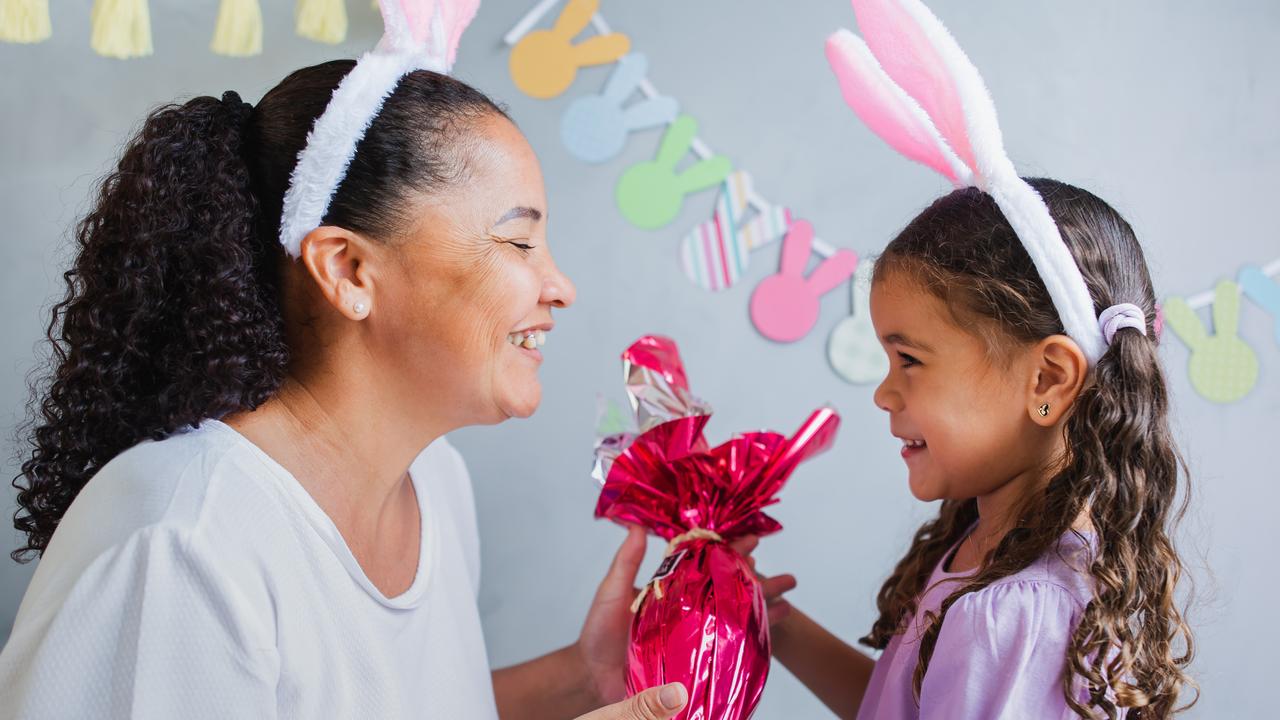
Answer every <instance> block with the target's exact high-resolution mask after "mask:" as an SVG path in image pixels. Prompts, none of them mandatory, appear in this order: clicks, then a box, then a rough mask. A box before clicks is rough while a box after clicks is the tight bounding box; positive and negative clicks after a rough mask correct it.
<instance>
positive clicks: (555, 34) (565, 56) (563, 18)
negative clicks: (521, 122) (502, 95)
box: [510, 0, 631, 100]
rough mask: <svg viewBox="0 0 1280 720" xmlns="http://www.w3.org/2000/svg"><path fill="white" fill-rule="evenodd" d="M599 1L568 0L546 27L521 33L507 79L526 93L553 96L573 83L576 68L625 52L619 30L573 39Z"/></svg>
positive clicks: (627, 42)
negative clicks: (551, 22)
mask: <svg viewBox="0 0 1280 720" xmlns="http://www.w3.org/2000/svg"><path fill="white" fill-rule="evenodd" d="M598 7H600V0H569V3H568V4H567V5H565V8H564V11H563V12H561V13H560V17H559V18H558V19H557V20H556V23H555V27H553V28H551V29H550V30H535V31H534V32H531V33H529V34H528V35H525V36H524V37H523V38H522V39H521V40H520V42H519V43H517V44H516V46H515V48H513V49H512V50H511V59H510V69H511V79H512V80H514V81H515V83H516V87H518V88H520V90H522V91H523V92H524V93H525V94H526V95H529V96H531V97H536V98H542V99H544V100H545V99H547V98H553V97H555V96H557V95H559V94H560V93H562V92H564V91H565V90H567V89H569V86H570V85H572V84H573V79H574V78H575V77H576V76H577V74H578V68H580V67H582V66H584V65H603V64H605V63H611V62H613V61H614V60H617V59H618V58H620V57H622V56H623V55H626V54H627V50H629V49H630V48H631V40H630V39H629V38H627V36H626V35H623V34H621V33H609V34H607V35H597V36H595V37H591V38H587V39H586V40H583V41H582V42H580V43H578V44H576V45H575V44H573V38H574V37H576V36H577V35H578V33H580V32H582V30H583V29H584V28H585V27H586V26H587V23H589V22H591V16H592V15H594V14H595V12H596V9H597V8H598Z"/></svg>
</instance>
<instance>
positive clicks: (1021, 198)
mask: <svg viewBox="0 0 1280 720" xmlns="http://www.w3.org/2000/svg"><path fill="white" fill-rule="evenodd" d="M853 9H854V13H855V14H856V15H857V16H858V25H859V27H861V28H862V33H863V37H862V38H859V37H858V36H857V35H854V34H853V33H851V32H849V31H848V30H839V31H837V32H836V33H835V34H833V35H832V36H831V37H830V38H829V39H828V40H827V60H828V62H830V64H831V69H832V70H833V71H834V72H835V75H836V78H837V80H838V81H839V85H840V90H841V93H842V94H843V95H844V99H845V101H846V102H847V103H848V104H849V106H850V107H851V108H852V109H853V111H854V112H855V113H856V114H857V115H858V116H859V117H861V118H862V120H863V122H864V123H866V125H867V127H868V128H870V129H871V130H872V131H873V132H875V133H876V134H877V135H879V136H880V137H881V138H882V139H884V140H885V142H887V143H888V144H889V145H890V146H891V147H893V148H894V149H895V150H897V151H898V152H900V153H901V154H903V155H904V156H906V157H908V158H910V159H912V160H916V161H917V162H921V163H923V164H925V165H927V166H928V167H931V168H933V169H934V170H936V171H937V172H939V173H941V174H942V175H943V176H945V177H946V178H947V179H949V180H951V182H952V183H953V184H955V185H956V186H957V187H965V186H976V187H978V188H979V189H981V190H983V191H984V192H986V193H987V194H989V195H990V196H991V197H992V198H993V199H994V200H995V201H996V204H997V205H998V206H999V207H1000V210H1001V211H1002V212H1003V213H1004V216H1005V218H1006V219H1007V220H1008V221H1009V224H1010V225H1012V226H1013V230H1014V232H1015V234H1017V236H1018V239H1019V240H1021V241H1022V244H1023V245H1024V246H1025V247H1026V249H1027V254H1028V255H1030V256H1031V260H1032V262H1034V263H1035V266H1036V270H1037V271H1038V272H1039V274H1040V278H1041V279H1042V280H1043V281H1044V284H1045V287H1046V288H1047V289H1048V291H1049V296H1050V297H1051V298H1052V299H1053V304H1054V307H1055V308H1057V310H1058V316H1059V317H1060V318H1061V319H1062V323H1063V327H1065V328H1066V331H1067V334H1068V335H1069V336H1071V338H1072V339H1073V340H1075V341H1076V344H1077V345H1079V346H1080V349H1081V351H1082V352H1084V354H1085V357H1087V358H1088V359H1089V362H1090V364H1093V363H1096V362H1097V360H1098V358H1100V357H1101V356H1102V353H1103V352H1104V351H1105V350H1106V346H1107V343H1106V340H1105V338H1104V337H1103V335H1102V331H1101V329H1100V328H1099V323H1098V316H1097V315H1096V314H1095V313H1094V310H1093V298H1092V297H1091V296H1090V295H1089V290H1088V287H1087V286H1086V285H1085V282H1084V277H1083V276H1082V275H1081V273H1080V269H1079V267H1077V266H1076V263H1075V260H1074V259H1073V258H1072V256H1071V252H1070V251H1069V250H1068V249H1067V246H1066V244H1065V243H1064V242H1063V241H1062V236H1061V235H1060V234H1059V232H1058V226H1057V224H1056V223H1054V221H1053V218H1052V216H1050V214H1049V208H1048V207H1047V206H1046V205H1045V203H1044V200H1043V199H1041V197H1040V195H1039V194H1038V193H1036V191H1035V190H1034V189H1033V188H1032V187H1031V186H1030V185H1028V184H1027V183H1026V181H1024V180H1023V179H1022V178H1021V177H1019V176H1018V173H1017V171H1016V170H1014V167H1013V163H1012V161H1010V160H1009V157H1008V155H1006V154H1005V150H1004V141H1003V139H1002V137H1001V133H1000V126H999V124H998V123H997V121H996V109H995V104H994V103H993V102H992V100H991V95H990V94H989V93H988V92H987V88H986V85H985V83H984V82H983V80H982V76H981V75H980V74H979V73H978V70H977V68H975V67H974V66H973V63H971V62H970V61H969V58H968V57H966V56H965V54H964V51H963V50H961V49H960V46H959V45H958V44H957V43H956V41H955V39H954V38H952V37H951V34H950V33H949V32H947V29H946V28H945V27H943V25H942V22H941V21H939V20H938V18H937V17H935V16H934V15H933V13H932V12H930V11H929V9H928V8H927V7H925V5H924V3H922V2H921V1H920V0H853ZM864 39H865V41H864Z"/></svg>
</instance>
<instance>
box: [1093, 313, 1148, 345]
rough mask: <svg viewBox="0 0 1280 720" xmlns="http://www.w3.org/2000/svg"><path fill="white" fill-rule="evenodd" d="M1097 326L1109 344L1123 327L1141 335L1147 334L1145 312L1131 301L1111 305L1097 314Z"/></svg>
mask: <svg viewBox="0 0 1280 720" xmlns="http://www.w3.org/2000/svg"><path fill="white" fill-rule="evenodd" d="M1098 327H1100V328H1102V337H1103V339H1105V340H1106V341H1107V344H1108V345H1110V344H1111V338H1113V337H1115V335H1116V333H1117V332H1119V331H1120V330H1122V329H1124V328H1133V329H1135V330H1137V331H1138V332H1140V333H1142V334H1143V335H1146V334H1147V314H1146V313H1145V312H1143V311H1142V308H1140V307H1138V306H1137V305H1134V304H1133V303H1120V304H1119V305H1112V306H1111V307H1109V308H1107V309H1106V310H1103V311H1102V314H1101V315H1099V316H1098Z"/></svg>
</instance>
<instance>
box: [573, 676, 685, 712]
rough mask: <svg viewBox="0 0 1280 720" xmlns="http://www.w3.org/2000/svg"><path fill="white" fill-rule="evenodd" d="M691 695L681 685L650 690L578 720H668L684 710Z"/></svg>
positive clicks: (669, 684) (671, 684)
mask: <svg viewBox="0 0 1280 720" xmlns="http://www.w3.org/2000/svg"><path fill="white" fill-rule="evenodd" d="M688 700H689V693H687V692H686V691H685V689H684V685H681V684H680V683H678V682H677V683H668V684H666V685H662V686H660V687H654V688H649V689H648V690H645V691H644V692H641V693H637V694H635V695H632V696H631V697H629V698H627V699H626V700H623V701H622V702H620V703H617V704H615V705H610V706H608V707H603V708H600V709H599V710H596V711H595V712H593V713H588V714H586V715H583V716H582V717H580V718H578V720H667V719H668V718H670V717H673V716H674V715H675V714H676V713H678V712H680V711H681V710H683V709H684V704H685V703H686V702H688Z"/></svg>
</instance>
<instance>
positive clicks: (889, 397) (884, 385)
mask: <svg viewBox="0 0 1280 720" xmlns="http://www.w3.org/2000/svg"><path fill="white" fill-rule="evenodd" d="M871 399H872V401H873V402H875V404H876V407H878V408H880V409H881V410H884V411H885V412H894V411H897V410H901V409H902V396H901V395H899V394H898V392H897V391H896V390H894V389H893V388H892V387H890V385H889V378H888V377H885V379H884V380H882V381H881V382H880V385H879V387H877V388H876V391H875V394H873V395H872V396H871Z"/></svg>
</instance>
